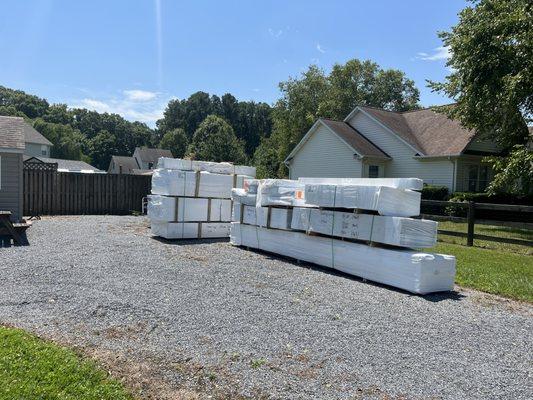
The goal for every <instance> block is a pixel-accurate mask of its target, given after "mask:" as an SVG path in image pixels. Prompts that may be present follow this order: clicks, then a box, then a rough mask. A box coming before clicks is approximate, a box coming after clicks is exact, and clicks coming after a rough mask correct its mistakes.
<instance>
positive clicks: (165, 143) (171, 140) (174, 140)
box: [159, 128, 188, 158]
mask: <svg viewBox="0 0 533 400" xmlns="http://www.w3.org/2000/svg"><path fill="white" fill-rule="evenodd" d="M187 146H188V139H187V135H186V134H185V131H184V130H183V129H180V128H176V129H173V130H171V131H168V132H167V133H165V134H164V135H163V137H162V138H161V141H160V142H159V148H161V149H166V150H170V151H171V152H172V155H173V156H174V157H178V158H181V157H183V156H184V155H185V152H186V151H187Z"/></svg>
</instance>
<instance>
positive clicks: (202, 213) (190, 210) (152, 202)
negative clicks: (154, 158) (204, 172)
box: [148, 195, 231, 222]
mask: <svg viewBox="0 0 533 400" xmlns="http://www.w3.org/2000/svg"><path fill="white" fill-rule="evenodd" d="M148 217H149V218H150V220H151V221H157V222H188V221H194V222H202V221H207V222H229V221H230V220H231V200H226V199H204V198H191V197H168V196H161V195H150V196H148Z"/></svg>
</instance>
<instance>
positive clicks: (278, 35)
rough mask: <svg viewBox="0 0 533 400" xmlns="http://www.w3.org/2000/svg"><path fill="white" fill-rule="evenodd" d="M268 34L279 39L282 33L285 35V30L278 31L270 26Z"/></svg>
mask: <svg viewBox="0 0 533 400" xmlns="http://www.w3.org/2000/svg"><path fill="white" fill-rule="evenodd" d="M268 34H269V35H270V36H272V37H273V38H274V39H279V37H280V36H281V35H283V30H281V29H278V30H277V31H275V30H274V29H272V28H268Z"/></svg>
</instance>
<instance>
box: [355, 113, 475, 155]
mask: <svg viewBox="0 0 533 400" xmlns="http://www.w3.org/2000/svg"><path fill="white" fill-rule="evenodd" d="M359 108H360V109H361V110H363V111H365V112H366V113H368V114H370V115H371V116H372V117H374V119H376V120H378V121H379V122H381V123H382V124H383V125H385V126H386V127H387V128H389V129H390V130H391V131H393V132H394V133H396V134H397V135H398V136H399V137H400V138H401V139H403V140H404V141H405V142H407V143H408V144H409V145H411V147H413V148H414V149H415V150H416V151H418V152H419V153H420V155H422V156H448V155H458V154H461V153H462V152H463V151H464V150H465V148H466V147H467V146H468V144H469V143H470V142H471V141H472V139H473V138H474V136H475V132H474V131H472V130H469V129H465V128H463V127H462V126H461V124H460V123H459V122H458V121H456V120H453V119H450V118H448V116H446V115H445V114H442V113H438V112H435V111H433V110H432V109H423V110H415V111H406V112H394V111H386V110H382V109H379V108H374V107H368V106H361V107H359Z"/></svg>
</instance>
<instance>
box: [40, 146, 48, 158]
mask: <svg viewBox="0 0 533 400" xmlns="http://www.w3.org/2000/svg"><path fill="white" fill-rule="evenodd" d="M41 155H42V156H47V155H48V147H47V146H46V145H44V144H43V145H42V146H41Z"/></svg>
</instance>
